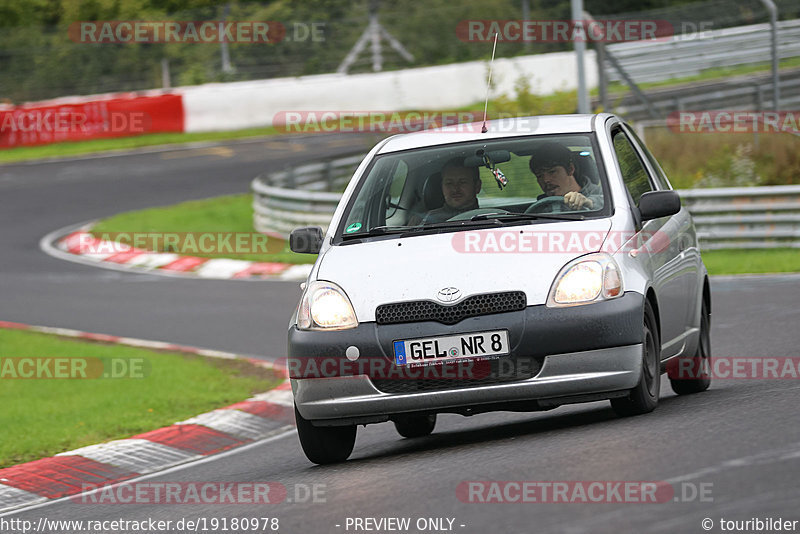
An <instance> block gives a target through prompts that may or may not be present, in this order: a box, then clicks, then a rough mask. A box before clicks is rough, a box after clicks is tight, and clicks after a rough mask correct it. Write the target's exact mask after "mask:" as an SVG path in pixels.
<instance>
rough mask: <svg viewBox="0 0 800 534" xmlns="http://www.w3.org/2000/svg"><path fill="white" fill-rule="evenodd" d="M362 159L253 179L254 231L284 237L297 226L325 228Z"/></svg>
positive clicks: (340, 160)
mask: <svg viewBox="0 0 800 534" xmlns="http://www.w3.org/2000/svg"><path fill="white" fill-rule="evenodd" d="M362 159H364V154H358V155H355V156H346V157H342V158H336V159H329V160H324V161H321V162H316V163H310V164H308V165H301V166H299V167H290V168H288V169H286V170H283V171H279V172H271V173H264V174H261V175H259V176H258V177H256V178H255V179H254V180H253V182H252V184H251V188H252V190H253V225H254V227H255V229H256V231H258V232H262V233H265V234H271V235H280V236H282V237H284V238H287V237H288V236H289V232H291V231H292V230H293V229H294V228H297V227H300V226H321V227H322V228H323V230H325V229H327V227H328V223H330V220H331V217H332V216H333V212H334V211H335V210H336V206H337V205H338V204H339V199H340V198H341V197H342V191H344V188H345V187H346V186H347V183H348V182H349V181H350V178H351V177H352V176H353V173H354V172H355V170H356V168H357V167H358V164H359V163H361V160H362Z"/></svg>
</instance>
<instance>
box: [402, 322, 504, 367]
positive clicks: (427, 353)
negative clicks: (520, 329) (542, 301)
mask: <svg viewBox="0 0 800 534" xmlns="http://www.w3.org/2000/svg"><path fill="white" fill-rule="evenodd" d="M509 352H510V351H509V349H508V331H507V330H493V331H490V332H470V333H467V334H456V335H452V336H438V337H424V338H417V339H406V340H401V341H395V342H394V361H395V363H396V364H397V365H409V364H412V365H413V364H423V365H424V364H430V363H434V362H442V361H447V360H457V359H460V358H476V357H486V356H498V355H502V354H508V353H509Z"/></svg>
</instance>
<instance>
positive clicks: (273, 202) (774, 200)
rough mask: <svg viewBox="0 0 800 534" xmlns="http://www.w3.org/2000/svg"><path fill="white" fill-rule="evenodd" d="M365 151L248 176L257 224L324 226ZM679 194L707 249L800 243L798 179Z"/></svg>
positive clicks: (275, 229)
mask: <svg viewBox="0 0 800 534" xmlns="http://www.w3.org/2000/svg"><path fill="white" fill-rule="evenodd" d="M363 157H364V155H363V154H359V155H357V156H348V157H344V158H337V159H332V160H327V161H324V162H321V163H313V164H310V165H303V166H301V167H295V168H293V169H287V170H286V171H281V172H277V173H268V174H263V175H260V176H258V177H257V178H256V179H254V180H253V182H252V190H253V212H254V213H253V224H254V226H255V229H256V230H257V231H259V232H263V233H266V234H271V235H280V236H281V237H283V238H287V237H288V235H289V233H290V232H291V231H292V230H293V229H294V228H298V227H301V226H321V227H322V228H323V230H326V229H327V227H328V224H329V223H330V220H331V217H332V216H333V213H334V211H335V210H336V206H337V205H338V204H339V200H340V199H341V191H342V190H344V187H345V186H346V185H347V183H348V182H349V180H350V178H351V176H352V175H353V172H354V171H355V169H356V167H357V166H358V164H359V163H360V162H361V160H362V159H363ZM292 184H294V186H292ZM337 190H338V191H337ZM678 194H680V196H681V200H682V202H683V205H684V206H686V207H687V209H688V210H689V212H690V213H691V214H692V216H693V218H694V223H695V227H696V229H697V235H698V238H699V239H700V244H701V247H702V248H704V249H706V250H709V249H720V248H751V249H753V248H773V247H795V248H800V185H787V186H772V187H735V188H734V187H731V188H718V189H683V190H679V191H678Z"/></svg>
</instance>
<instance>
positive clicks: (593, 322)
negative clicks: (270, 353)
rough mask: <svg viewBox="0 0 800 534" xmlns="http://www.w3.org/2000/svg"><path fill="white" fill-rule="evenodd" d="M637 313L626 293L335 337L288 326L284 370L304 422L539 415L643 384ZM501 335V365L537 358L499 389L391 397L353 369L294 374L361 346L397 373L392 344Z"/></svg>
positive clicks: (481, 386) (635, 299)
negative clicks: (504, 335)
mask: <svg viewBox="0 0 800 534" xmlns="http://www.w3.org/2000/svg"><path fill="white" fill-rule="evenodd" d="M643 308H644V297H643V296H642V295H641V294H639V293H635V292H628V293H626V294H625V295H623V296H622V297H620V298H618V299H614V300H610V301H605V302H597V303H593V304H589V305H584V306H574V307H569V308H547V307H546V306H528V307H527V308H525V309H524V310H521V311H518V312H509V313H499V314H494V315H484V316H480V317H472V318H468V319H465V320H463V321H461V322H459V323H458V324H455V325H452V326H447V325H443V324H440V323H437V322H431V321H428V322H418V323H406V324H396V325H377V324H375V323H362V324H361V325H359V326H358V327H357V328H354V329H349V330H342V331H334V332H319V331H303V330H298V329H297V327H296V326H293V327H291V328H290V330H289V369H290V377H291V378H292V390H293V392H294V398H295V403H296V405H297V409H298V411H299V412H300V414H301V415H302V416H303V417H304V418H306V419H309V420H313V421H318V422H324V421H326V420H327V422H328V423H335V421H337V420H338V421H342V422H344V421H351V422H352V421H353V420H366V421H373V420H374V421H380V420H386V419H388V418H389V417H390V416H391V415H393V414H399V413H407V412H426V411H427V412H447V411H453V412H458V413H471V412H472V411H475V412H478V411H489V410H492V409H507V407H508V406H510V405H513V403H523V404H524V405H526V406H527V407H528V408H527V409H544V408H549V407H553V406H557V405H559V404H565V403H568V402H577V401H579V400H594V399H595V398H596V399H600V398H604V396H613V394H617V393H620V392H624V391H625V390H628V389H631V388H633V387H635V386H636V385H637V383H638V381H639V377H640V373H641V363H642V346H641V342H642V314H643ZM497 329H506V330H508V334H509V344H510V347H511V354H509V355H508V356H504V357H502V358H503V359H504V360H505V362H501V363H508V364H509V365H511V366H516V365H519V367H520V368H522V367H523V366H524V365H528V364H529V362H531V361H534V362H535V364H534V367H535V368H534V369H533V372H532V373H531V376H530V377H528V376H524V377H522V378H520V379H514V380H511V381H508V380H506V381H502V382H497V383H483V382H480V381H476V382H474V383H471V384H470V383H467V384H465V383H464V382H463V381H461V382H460V383H459V384H458V385H456V382H453V384H454V385H453V387H452V388H449V387H447V386H445V387H444V388H443V389H442V388H439V389H437V390H435V391H414V392H391V393H387V392H386V390H385V388H382V389H383V390H382V389H379V388H378V387H376V384H378V382H377V381H375V377H374V376H373V377H370V376H367V375H368V374H370V373H363V372H361V371H355V372H349V371H348V370H352V369H353V368H354V367H353V366H349V367H348V366H346V365H345V366H338V367H337V366H336V365H330V366H328V368H327V369H328V371H329V373H327V374H326V373H323V374H321V375H313V376H314V377H313V378H309V377H308V376H309V375H308V374H305V373H303V372H297V370H298V369H302V368H303V363H304V362H307V361H311V360H315V361H320V360H327V363H331V362H332V361H333V362H337V361H338V362H345V363H346V362H347V360H346V356H345V352H346V351H347V349H348V347H357V348H358V352H359V354H360V355H361V358H372V359H373V360H376V361H378V362H384V363H385V364H386V365H387V366H390V367H393V366H394V364H393V361H394V356H393V349H392V342H393V341H395V340H398V339H411V338H417V337H429V336H442V335H448V334H455V333H466V332H480V331H487V330H497ZM351 351H352V349H351ZM293 364H294V365H293ZM315 368H316V367H315ZM331 370H334V372H333V374H334V375H335V376H331V374H330V371H331ZM343 370H344V372H342V371H343ZM362 371H363V369H362ZM525 403H527V404H525Z"/></svg>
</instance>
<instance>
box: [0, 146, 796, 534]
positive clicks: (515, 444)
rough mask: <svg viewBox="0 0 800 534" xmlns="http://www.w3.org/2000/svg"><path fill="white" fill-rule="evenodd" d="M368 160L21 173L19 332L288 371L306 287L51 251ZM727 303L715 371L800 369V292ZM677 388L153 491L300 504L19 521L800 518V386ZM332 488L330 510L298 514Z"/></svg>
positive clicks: (328, 527) (201, 475)
mask: <svg viewBox="0 0 800 534" xmlns="http://www.w3.org/2000/svg"><path fill="white" fill-rule="evenodd" d="M361 146H363V141H362V140H360V139H357V138H355V137H352V136H350V137H347V136H345V137H341V136H340V137H338V138H336V137H334V138H328V137H323V136H311V137H308V138H304V139H295V140H288V139H285V138H283V139H281V140H271V141H264V140H260V141H249V142H246V143H231V144H228V145H224V146H217V147H206V148H195V149H190V150H179V149H176V150H168V151H163V152H153V153H145V154H137V155H126V156H119V157H104V158H90V159H80V160H73V161H63V162H52V163H38V164H20V165H7V166H2V167H0V223H2V228H3V231H2V233H0V251H2V252H0V273H1V274H0V319H2V320H7V321H17V322H24V323H31V324H39V325H46V326H59V327H66V328H76V329H81V330H88V331H92V332H101V333H107V334H114V335H124V336H131V337H140V338H146V339H156V340H163V341H171V342H175V343H181V344H189V345H197V346H202V347H209V348H216V349H221V350H228V351H234V352H240V353H247V354H259V355H264V356H266V357H269V358H275V357H279V356H281V355H282V353H283V351H284V350H285V345H286V340H285V336H286V324H287V320H288V317H289V314H290V310H291V309H292V308H293V307H294V306H295V304H296V301H297V298H298V296H299V289H298V287H297V284H296V283H294V282H272V281H266V282H242V281H208V280H183V279H175V278H167V277H160V276H157V275H139V274H128V273H122V272H116V271H110V270H105V269H100V268H96V267H91V266H84V265H78V264H74V263H70V262H65V261H60V260H57V259H54V258H51V257H49V256H47V255H45V254H44V253H42V252H41V251H40V250H39V245H38V243H39V240H40V239H41V237H42V236H44V235H45V234H47V233H48V232H51V231H53V230H55V229H57V228H60V227H63V226H67V225H70V224H75V223H79V222H82V221H86V220H90V219H94V218H98V217H104V216H108V215H110V214H113V213H116V212H119V211H124V210H131V209H138V208H143V207H148V206H157V205H167V204H172V203H174V202H178V201H181V200H188V199H195V198H204V197H211V196H215V195H220V194H230V193H237V192H245V191H247V189H248V184H249V181H250V179H252V177H253V176H255V175H256V174H258V173H259V172H261V171H263V170H264V169H266V168H269V167H271V166H272V167H279V166H282V165H284V164H286V163H288V162H297V161H301V160H303V159H304V158H308V157H316V156H319V155H321V154H332V153H335V152H337V151H339V152H345V151H348V150H352V149H358V148H359V147H361ZM712 294H713V316H712V317H713V320H712V321H713V330H712V346H713V353H714V355H715V356H732V357H733V356H736V357H755V358H760V357H781V356H794V357H797V356H798V355H799V354H798V350H797V347H798V345H800V331H799V329H798V325H800V306H798V301H800V276H769V277H739V278H715V279H713V280H712ZM663 380H664V382H663V383H662V393H661V404H660V406H659V408H658V409H657V410H656V411H655V412H654V413H652V414H650V415H645V416H640V417H635V418H630V419H620V418H617V417H615V416H614V414H613V412H612V411H611V409H610V407H609V406H608V403H607V402H600V403H590V404H585V405H580V406H573V407H567V408H559V409H557V410H553V411H550V412H542V413H531V414H512V413H508V414H507V413H497V414H485V415H479V416H475V417H472V418H463V417H460V416H444V417H441V416H440V418H439V423H438V425H437V429H436V431H435V433H434V434H433V435H432V436H430V437H427V438H422V439H418V440H408V439H402V438H400V437H399V436H398V435H397V434H396V433H395V431H394V428H393V426H391V425H386V424H384V425H373V426H369V427H367V428H360V429H359V436H358V439H357V442H356V448H355V451H354V453H353V455H352V457H351V460H349V461H348V462H346V463H344V464H341V465H337V466H332V467H315V466H313V465H312V464H311V463H309V462H308V461H307V460H306V458H305V456H304V455H303V453H302V451H301V450H300V447H299V442H298V440H297V437H296V435H295V434H294V433H290V434H287V435H284V436H279V437H278V438H274V439H271V440H268V441H265V442H259V443H256V444H253V445H250V446H247V447H244V448H241V449H236V450H234V451H232V452H230V453H226V454H224V455H221V456H217V457H212V458H211V459H209V460H207V461H204V462H201V463H195V464H189V465H187V466H184V467H181V468H178V469H175V470H173V471H168V472H166V473H161V474H158V475H157V476H154V477H150V478H149V479H148V480H147V482H157V481H163V482H184V481H197V482H205V481H215V482H240V483H241V482H268V481H269V482H278V483H281V484H283V485H284V486H286V488H287V490H288V499H287V501H284V502H281V503H277V504H268V505H264V504H258V505H248V504H233V505H229V504H228V505H196V504H189V505H187V504H183V505H181V504H170V505H164V504H155V505H146V504H98V503H92V502H87V503H85V502H76V501H74V500H62V501H58V502H54V503H49V504H47V505H44V506H41V507H36V508H33V509H28V510H24V511H21V512H18V513H15V514H13V515H10V516H6V519H8V518H10V517H13V518H22V519H29V520H32V521H34V522H36V521H38V519H39V518H41V517H46V518H48V519H59V520H68V519H76V520H88V519H91V520H117V519H136V520H142V519H146V518H153V519H156V520H158V519H165V520H166V519H170V520H173V521H177V520H179V519H181V518H188V519H193V520H197V519H198V518H206V519H207V520H208V521H210V520H211V519H212V518H216V519H220V520H221V519H222V518H228V519H230V518H263V517H270V518H272V517H274V518H278V519H279V522H280V523H279V530H278V531H279V532H284V533H301V532H302V533H308V534H317V533H323V532H331V533H337V532H342V533H345V532H357V531H358V532H367V530H355V529H354V528H353V526H350V527H349V528H347V525H348V523H347V518H348V517H349V518H386V517H407V518H411V525H412V528H411V529H410V530H409V531H410V532H418V531H422V530H417V529H416V528H415V527H414V525H415V522H416V521H417V519H419V518H450V519H454V522H453V524H452V530H453V531H455V532H463V533H486V532H502V533H515V532H526V533H550V532H564V533H581V532H586V533H595V532H610V533H619V532H665V533H683V532H687V533H692V532H707V531H710V532H721V530H720V525H719V523H720V520H721V519H723V518H724V519H725V520H739V521H741V520H749V519H753V518H760V519H766V518H773V519H777V518H779V517H780V518H783V519H794V520H800V512H798V508H797V503H798V502H800V486H798V483H797V476H798V473H800V425H798V422H800V417H799V416H798V404H799V403H798V401H799V400H800V380H792V379H785V380H717V381H715V382H714V383H713V384H712V386H711V389H710V390H709V391H708V392H706V393H702V394H699V395H695V396H686V397H677V396H675V395H674V394H673V393H672V391H671V390H670V389H669V385H668V382H667V380H666V378H663ZM4 430H5V431H6V432H9V433H11V434H13V431H14V430H13V429H4ZM476 480H477V481H509V480H510V481H514V480H517V481H522V480H527V481H665V482H668V483H670V484H672V485H673V487H674V488H675V499H672V500H669V501H668V502H665V503H659V504H631V503H622V504H547V503H526V504H508V503H504V504H494V503H491V504H486V503H470V502H462V501H461V500H459V498H458V497H457V494H456V488H457V487H458V486H459V483H461V482H462V481H476ZM315 484H316V485H318V486H317V491H318V493H317V499H316V501H317V502H313V499H309V500H306V499H303V498H298V497H304V496H305V494H306V491H305V490H306V489H307V488H310V487H312V485H315ZM701 490H702V491H703V492H704V493H703V494H702V498H701V495H700V491H701ZM79 500H80V499H78V501H79ZM297 501H302V502H297ZM704 518H709V519H711V520H713V525H712V526H711V529H710V530H708V529H705V530H704V528H703V527H702V526H701V522H702V521H703V519H704ZM462 525H463V526H462ZM447 526H448V522H447V521H445V522H444V529H439V530H436V529H434V530H427V531H438V532H442V531H447V530H446V529H447V528H448V527H447ZM218 530H219V531H223V530H222V529H221V528H219V529H218ZM798 530H800V529H798ZM201 531H202V530H201ZM257 531H258V532H269V531H270V530H261V529H259V530H257ZM373 531H380V532H387V531H389V530H388V529H382V530H373ZM109 532H112V531H109Z"/></svg>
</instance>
